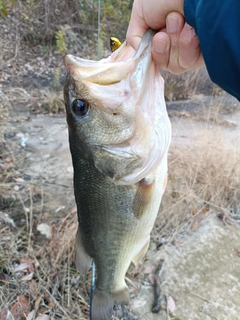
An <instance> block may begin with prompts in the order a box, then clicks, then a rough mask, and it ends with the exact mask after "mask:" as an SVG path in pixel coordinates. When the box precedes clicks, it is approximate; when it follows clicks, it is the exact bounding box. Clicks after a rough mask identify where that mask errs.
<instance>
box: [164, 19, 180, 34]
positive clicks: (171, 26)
mask: <svg viewBox="0 0 240 320" xmlns="http://www.w3.org/2000/svg"><path fill="white" fill-rule="evenodd" d="M178 24H179V21H178V18H176V17H174V16H172V15H169V16H168V17H167V22H166V25H167V32H169V33H175V32H177V30H178Z"/></svg>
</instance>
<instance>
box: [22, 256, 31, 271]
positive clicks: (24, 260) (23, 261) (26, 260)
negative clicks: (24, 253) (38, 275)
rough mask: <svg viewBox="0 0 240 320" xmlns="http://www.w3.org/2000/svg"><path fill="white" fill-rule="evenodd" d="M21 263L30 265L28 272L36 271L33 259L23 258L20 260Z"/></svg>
mask: <svg viewBox="0 0 240 320" xmlns="http://www.w3.org/2000/svg"><path fill="white" fill-rule="evenodd" d="M20 262H21V263H28V270H29V272H33V271H34V270H35V269H34V266H33V263H34V261H33V260H31V259H28V258H22V259H21V260H20Z"/></svg>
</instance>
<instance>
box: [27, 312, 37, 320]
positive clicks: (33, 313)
mask: <svg viewBox="0 0 240 320" xmlns="http://www.w3.org/2000/svg"><path fill="white" fill-rule="evenodd" d="M35 315H36V310H35V309H34V310H32V311H31V312H30V313H29V314H28V316H27V318H26V320H32V319H33V318H34V317H35Z"/></svg>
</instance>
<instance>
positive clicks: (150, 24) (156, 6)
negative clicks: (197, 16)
mask: <svg viewBox="0 0 240 320" xmlns="http://www.w3.org/2000/svg"><path fill="white" fill-rule="evenodd" d="M183 14H184V13H183V0H147V1H145V0H135V1H134V4H133V9H132V16H131V19H130V23H129V28H128V32H127V41H128V43H129V44H130V45H131V46H132V47H133V48H134V49H136V48H137V47H138V45H139V43H140V41H141V38H142V36H143V34H144V33H145V31H146V30H147V29H149V28H152V29H155V30H159V31H158V32H157V33H156V34H155V36H154V37H153V45H152V56H153V60H154V61H155V63H156V64H157V65H158V66H159V67H160V68H162V69H164V70H168V71H169V72H171V73H174V74H181V73H183V72H184V71H186V70H188V69H193V68H198V67H201V66H203V65H204V61H203V57H202V52H201V48H200V45H199V40H198V37H197V36H196V34H195V31H194V29H193V28H192V27H191V26H189V25H188V24H187V23H185V21H184V17H183Z"/></svg>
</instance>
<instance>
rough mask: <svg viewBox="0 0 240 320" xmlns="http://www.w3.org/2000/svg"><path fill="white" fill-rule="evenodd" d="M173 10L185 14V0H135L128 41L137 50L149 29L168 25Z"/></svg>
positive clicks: (157, 28) (158, 28)
mask: <svg viewBox="0 0 240 320" xmlns="http://www.w3.org/2000/svg"><path fill="white" fill-rule="evenodd" d="M171 11H177V12H180V13H181V14H183V0H172V1H166V0H165V1H159V0H148V1H144V0H135V1H134V3H133V8H132V15H131V18H130V22H129V26H128V30H127V41H128V43H129V44H130V45H131V46H132V47H133V48H134V49H135V50H136V49H137V47H138V45H139V43H140V41H141V39H142V37H143V34H144V33H145V31H146V30H147V29H149V28H151V29H154V30H160V29H162V28H164V27H165V26H166V17H167V14H168V13H169V12H171Z"/></svg>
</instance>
